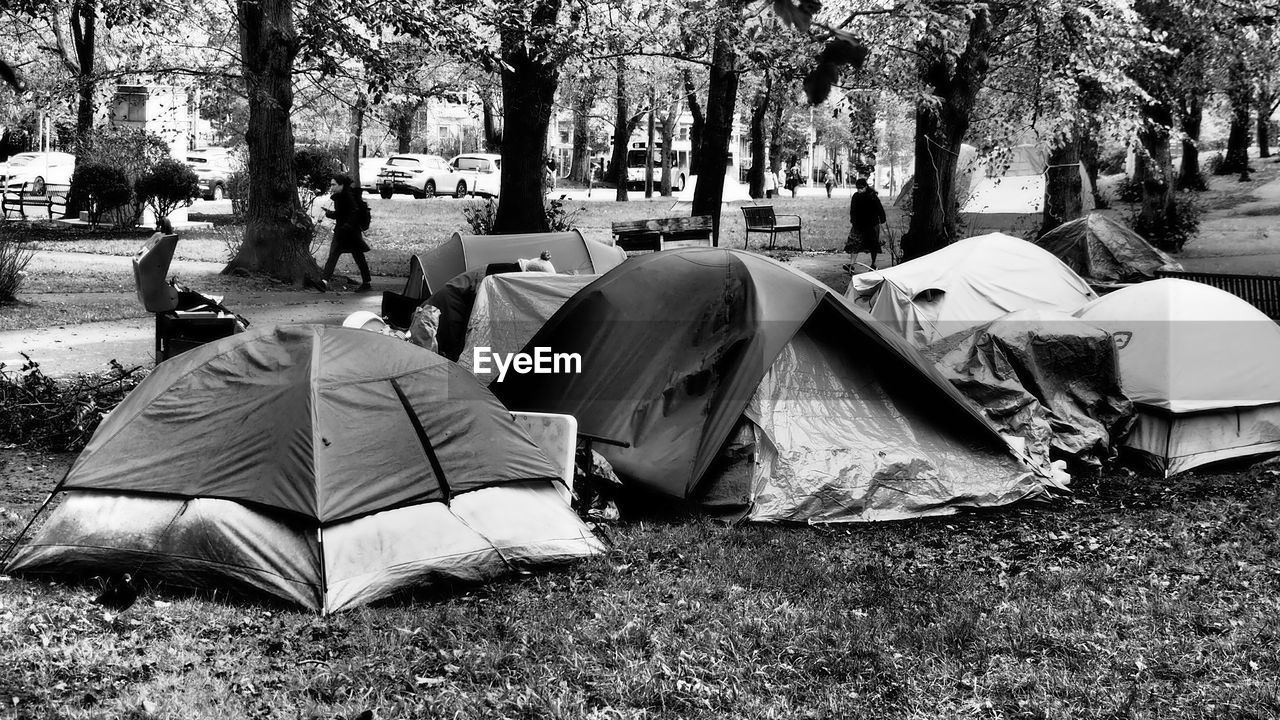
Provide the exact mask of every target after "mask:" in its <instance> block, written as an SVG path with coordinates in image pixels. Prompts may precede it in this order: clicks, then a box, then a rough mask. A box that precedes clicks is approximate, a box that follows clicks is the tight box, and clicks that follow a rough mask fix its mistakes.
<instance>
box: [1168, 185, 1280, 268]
mask: <svg viewBox="0 0 1280 720" xmlns="http://www.w3.org/2000/svg"><path fill="white" fill-rule="evenodd" d="M1255 162H1274V160H1255ZM1249 196H1250V198H1251V199H1250V200H1249V201H1248V202H1244V203H1241V204H1239V205H1235V206H1233V207H1230V208H1226V209H1221V210H1211V211H1209V212H1207V213H1205V214H1204V216H1203V217H1201V219H1200V231H1199V233H1198V234H1197V236H1196V238H1195V239H1194V240H1193V241H1192V242H1191V243H1189V244H1188V245H1187V246H1186V247H1185V248H1184V249H1183V251H1182V252H1181V253H1179V254H1178V261H1179V262H1181V263H1182V265H1183V266H1184V267H1185V268H1186V269H1187V270H1192V271H1197V272H1219V273H1237V274H1240V275H1280V177H1276V178H1273V179H1272V180H1270V181H1268V182H1265V183H1262V184H1260V185H1258V186H1257V187H1255V188H1252V189H1251V190H1250V192H1249ZM1224 247H1226V248H1247V250H1224V249H1223V248H1224Z"/></svg>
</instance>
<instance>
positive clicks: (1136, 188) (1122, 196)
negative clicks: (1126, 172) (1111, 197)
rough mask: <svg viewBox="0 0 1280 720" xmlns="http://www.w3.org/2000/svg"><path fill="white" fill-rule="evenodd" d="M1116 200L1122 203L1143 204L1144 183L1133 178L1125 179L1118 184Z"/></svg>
mask: <svg viewBox="0 0 1280 720" xmlns="http://www.w3.org/2000/svg"><path fill="white" fill-rule="evenodd" d="M1115 199H1116V200H1117V201H1119V202H1122V203H1129V204H1131V205H1132V204H1133V203H1138V202H1142V183H1140V182H1138V181H1137V180H1134V179H1133V178H1131V177H1125V178H1122V179H1121V180H1120V182H1118V183H1116V186H1115Z"/></svg>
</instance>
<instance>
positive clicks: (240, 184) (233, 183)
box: [227, 168, 249, 224]
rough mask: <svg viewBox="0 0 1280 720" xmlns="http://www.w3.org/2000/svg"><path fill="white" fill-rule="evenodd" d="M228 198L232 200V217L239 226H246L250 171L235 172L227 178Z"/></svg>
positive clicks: (238, 170) (239, 170) (240, 170)
mask: <svg viewBox="0 0 1280 720" xmlns="http://www.w3.org/2000/svg"><path fill="white" fill-rule="evenodd" d="M227 198H228V199H230V200H231V216H232V218H233V219H234V220H235V222H236V223H237V224H244V219H245V216H246V215H247V214H248V212H249V171H248V170H245V169H243V168H241V169H237V170H233V171H232V172H231V174H230V175H228V176H227Z"/></svg>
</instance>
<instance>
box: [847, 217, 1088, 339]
mask: <svg viewBox="0 0 1280 720" xmlns="http://www.w3.org/2000/svg"><path fill="white" fill-rule="evenodd" d="M846 296H847V297H848V298H849V299H851V300H853V301H854V304H855V305H857V306H858V307H861V308H863V309H865V310H868V311H869V312H870V313H871V316H872V317H874V318H875V319H877V320H879V321H880V322H882V323H884V324H885V325H887V326H888V327H890V328H892V329H893V330H894V332H896V333H898V334H899V335H901V336H902V337H904V338H906V339H907V340H908V341H909V342H911V344H913V345H915V346H916V347H927V346H929V345H932V344H933V343H935V342H937V341H939V340H941V339H942V338H944V337H948V336H951V335H954V334H956V333H960V332H967V331H971V330H972V329H974V328H976V327H977V326H979V325H982V324H983V323H986V322H990V321H991V320H995V319H996V318H998V317H1000V316H1001V315H1004V314H1005V313H1009V312H1013V311H1015V310H1057V311H1060V312H1067V313H1070V312H1074V311H1075V310H1077V309H1078V308H1080V307H1081V306H1082V305H1084V304H1085V303H1087V302H1089V301H1090V300H1092V299H1094V298H1096V297H1097V295H1095V294H1094V292H1093V290H1091V289H1090V288H1089V285H1088V284H1087V283H1086V282H1085V281H1084V280H1082V279H1080V276H1078V275H1076V274H1075V273H1074V272H1072V271H1071V268H1069V267H1067V266H1066V265H1064V264H1063V263H1062V261H1061V260H1058V259H1057V258H1055V257H1054V256H1053V255H1050V254H1049V253H1048V252H1046V251H1044V250H1043V249H1041V248H1038V247H1036V246H1035V245H1034V244H1032V243H1029V242H1027V241H1026V240H1021V239H1019V238H1016V237H1011V236H1009V235H1003V234H1001V233H991V234H990V235H980V236H978V237H971V238H966V239H964V240H960V241H958V242H955V243H952V244H951V245H948V246H946V247H944V248H942V249H940V250H936V251H934V252H931V253H929V254H928V255H925V256H923V257H919V258H916V259H914V260H909V261H907V262H904V263H902V264H900V265H895V266H893V267H890V268H886V269H884V270H877V271H874V272H866V273H861V274H859V275H854V276H853V279H852V281H850V283H849V289H848V291H847V293H846Z"/></svg>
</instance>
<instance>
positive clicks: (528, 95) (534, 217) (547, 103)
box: [493, 0, 560, 234]
mask: <svg viewBox="0 0 1280 720" xmlns="http://www.w3.org/2000/svg"><path fill="white" fill-rule="evenodd" d="M559 14H560V0H539V1H538V2H537V3H536V4H535V5H534V7H533V10H532V13H531V18H530V23H529V25H528V26H527V27H520V26H519V24H516V23H509V24H508V23H504V24H503V26H502V32H501V42H502V61H503V68H502V112H503V114H504V115H505V116H510V117H513V118H520V122H514V123H512V124H511V125H509V126H506V125H505V124H504V127H503V129H502V180H501V186H500V187H501V190H500V194H499V199H498V216H497V218H495V219H494V223H493V232H494V233H495V234H496V233H530V232H547V230H548V225H547V213H546V210H545V209H544V208H543V201H544V199H545V197H546V194H547V187H546V182H547V181H546V173H545V172H544V171H543V169H544V168H545V167H546V164H545V155H546V152H545V149H546V147H547V128H548V127H550V125H551V111H552V108H553V105H554V103H555V95H556V86H557V84H558V83H559V80H560V72H559V70H558V69H557V67H558V65H557V63H556V61H555V59H554V58H551V57H548V56H547V55H546V54H538V55H534V54H531V45H533V43H532V42H530V36H531V35H533V34H535V33H546V32H549V31H550V28H552V27H554V26H555V22H556V16H557V15H559Z"/></svg>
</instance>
